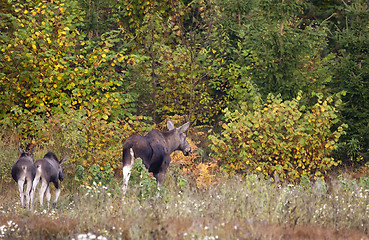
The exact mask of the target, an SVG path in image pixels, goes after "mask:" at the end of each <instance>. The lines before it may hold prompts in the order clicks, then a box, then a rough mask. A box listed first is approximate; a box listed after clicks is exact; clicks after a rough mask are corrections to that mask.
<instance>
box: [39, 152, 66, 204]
mask: <svg viewBox="0 0 369 240" xmlns="http://www.w3.org/2000/svg"><path fill="white" fill-rule="evenodd" d="M66 159H67V157H66V156H65V157H64V158H63V159H62V160H60V161H59V160H58V158H57V157H56V156H55V154H54V153H52V152H48V153H46V155H45V156H44V158H43V159H40V160H38V161H36V162H35V164H34V165H35V168H36V176H35V179H34V181H33V192H32V194H35V192H36V188H37V184H38V183H39V181H40V180H41V182H42V185H41V189H40V205H41V208H42V205H43V200H44V194H45V191H46V200H47V208H49V207H50V198H51V194H50V187H49V185H50V182H52V183H54V186H55V189H56V190H55V200H54V202H53V206H55V205H56V202H57V201H58V198H59V195H60V186H59V180H60V181H63V179H64V174H63V167H62V166H61V165H62V164H63V162H64V161H65V160H66Z"/></svg>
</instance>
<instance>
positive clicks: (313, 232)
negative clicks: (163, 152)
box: [0, 147, 369, 239]
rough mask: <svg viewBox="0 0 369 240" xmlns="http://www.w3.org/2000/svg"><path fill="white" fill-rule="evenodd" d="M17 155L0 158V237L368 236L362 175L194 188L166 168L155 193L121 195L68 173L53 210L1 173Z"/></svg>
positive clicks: (142, 189)
mask: <svg viewBox="0 0 369 240" xmlns="http://www.w3.org/2000/svg"><path fill="white" fill-rule="evenodd" d="M3 148H4V147H3ZM3 150H4V149H3ZM7 154H8V156H6V155H7ZM17 154H18V153H17V152H16V151H15V150H11V151H10V150H9V151H3V152H2V156H1V158H2V160H1V161H2V162H1V164H2V165H1V171H2V172H1V174H2V176H1V178H2V179H1V180H2V181H1V183H0V239H369V217H368V216H369V178H367V177H361V178H357V179H353V178H352V177H351V176H349V175H348V174H345V173H341V174H339V175H336V176H334V177H333V176H332V178H331V180H330V181H324V180H317V181H314V182H313V181H310V180H308V179H307V178H303V179H302V181H301V182H300V183H299V184H298V185H293V184H289V183H287V182H279V181H275V180H274V179H263V178H262V177H260V176H257V175H252V174H250V175H248V176H247V177H242V178H241V177H240V176H237V175H234V176H227V175H224V174H219V177H217V179H216V181H217V183H216V184H215V185H213V186H210V187H209V188H208V189H199V188H197V187H196V184H194V183H193V182H192V180H191V179H185V178H182V183H183V184H178V176H177V173H176V172H175V169H174V168H173V167H172V168H170V170H169V173H168V174H167V178H166V180H165V183H164V186H163V187H162V189H161V190H160V191H159V192H155V191H154V192H153V193H150V192H148V191H147V190H148V189H146V188H149V187H150V186H148V185H145V184H146V183H147V182H146V183H145V182H142V183H141V184H137V185H135V184H132V186H131V187H130V189H129V191H128V193H127V195H126V196H125V197H124V198H123V197H122V195H121V191H122V190H121V179H120V178H119V177H114V178H113V180H112V181H111V182H110V184H103V183H98V182H93V181H92V182H90V183H84V184H81V185H78V186H77V185H76V182H75V179H73V176H66V179H65V181H64V182H63V183H62V192H61V195H60V198H59V202H58V204H57V206H56V208H50V209H49V210H48V209H40V207H39V204H38V194H36V196H37V198H36V205H35V206H36V208H35V209H36V210H35V211H34V212H30V211H28V210H25V209H22V208H21V207H20V201H19V195H18V192H17V187H16V184H15V182H14V181H13V180H12V179H11V176H10V172H4V171H5V170H7V169H8V168H9V167H8V166H9V165H11V164H12V161H10V160H9V159H10V156H11V158H13V159H16V158H17ZM7 157H9V158H7ZM53 190H54V187H53V186H52V188H51V193H52V197H53V196H54V195H53V194H54V191H53Z"/></svg>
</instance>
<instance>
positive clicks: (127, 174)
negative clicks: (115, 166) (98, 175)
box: [123, 148, 135, 195]
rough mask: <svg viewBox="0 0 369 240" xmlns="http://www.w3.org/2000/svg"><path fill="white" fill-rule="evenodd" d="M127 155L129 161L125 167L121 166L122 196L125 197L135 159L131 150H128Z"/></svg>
mask: <svg viewBox="0 0 369 240" xmlns="http://www.w3.org/2000/svg"><path fill="white" fill-rule="evenodd" d="M129 153H130V161H129V162H127V163H126V165H125V166H123V195H125V194H126V192H127V189H128V181H129V178H130V176H131V170H132V166H133V163H134V159H135V155H134V152H133V149H132V148H130V149H129Z"/></svg>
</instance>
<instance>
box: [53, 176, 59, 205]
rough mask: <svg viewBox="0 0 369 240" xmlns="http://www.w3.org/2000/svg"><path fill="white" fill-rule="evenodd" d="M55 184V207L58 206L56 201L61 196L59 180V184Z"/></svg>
mask: <svg viewBox="0 0 369 240" xmlns="http://www.w3.org/2000/svg"><path fill="white" fill-rule="evenodd" d="M54 185H55V200H54V202H53V207H55V206H56V203H57V202H58V198H59V195H60V187H59V183H58V182H57V184H54Z"/></svg>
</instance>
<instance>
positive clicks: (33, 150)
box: [29, 146, 35, 155]
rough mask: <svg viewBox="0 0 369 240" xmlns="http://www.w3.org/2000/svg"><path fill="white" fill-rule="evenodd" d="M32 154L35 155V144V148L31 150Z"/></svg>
mask: <svg viewBox="0 0 369 240" xmlns="http://www.w3.org/2000/svg"><path fill="white" fill-rule="evenodd" d="M29 153H30V154H32V155H34V153H35V146H33V148H32V149H31V151H29Z"/></svg>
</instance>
